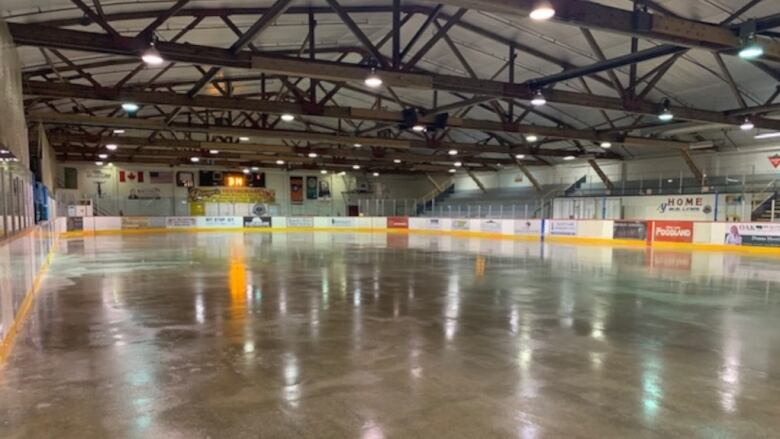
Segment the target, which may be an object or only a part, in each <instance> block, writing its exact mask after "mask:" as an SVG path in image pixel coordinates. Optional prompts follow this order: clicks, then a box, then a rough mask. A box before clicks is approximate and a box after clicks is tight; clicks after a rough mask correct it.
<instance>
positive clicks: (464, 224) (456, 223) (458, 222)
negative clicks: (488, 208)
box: [452, 219, 470, 230]
mask: <svg viewBox="0 0 780 439" xmlns="http://www.w3.org/2000/svg"><path fill="white" fill-rule="evenodd" d="M469 224H470V223H469V220H467V219H454V220H452V230H469V228H470V226H469Z"/></svg>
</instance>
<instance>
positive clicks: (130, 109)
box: [122, 102, 141, 113]
mask: <svg viewBox="0 0 780 439" xmlns="http://www.w3.org/2000/svg"><path fill="white" fill-rule="evenodd" d="M139 108H141V107H139V106H138V104H135V103H133V102H125V103H124V104H122V109H123V110H125V112H126V113H135V112H136V111H138V109H139Z"/></svg>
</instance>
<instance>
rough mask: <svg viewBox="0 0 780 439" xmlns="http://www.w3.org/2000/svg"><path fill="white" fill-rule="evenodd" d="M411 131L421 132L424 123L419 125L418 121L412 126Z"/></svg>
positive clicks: (423, 129) (423, 128)
mask: <svg viewBox="0 0 780 439" xmlns="http://www.w3.org/2000/svg"><path fill="white" fill-rule="evenodd" d="M412 131H414V132H415V133H421V132H423V131H425V125H421V124H419V123H418V124H415V125H414V126H413V127H412Z"/></svg>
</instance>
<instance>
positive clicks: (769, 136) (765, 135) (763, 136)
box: [753, 131, 780, 140]
mask: <svg viewBox="0 0 780 439" xmlns="http://www.w3.org/2000/svg"><path fill="white" fill-rule="evenodd" d="M775 137H780V131H779V132H769V133H761V134H756V135H755V136H754V137H753V138H754V139H756V140H761V139H774V138H775Z"/></svg>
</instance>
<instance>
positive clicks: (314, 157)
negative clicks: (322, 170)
mask: <svg viewBox="0 0 780 439" xmlns="http://www.w3.org/2000/svg"><path fill="white" fill-rule="evenodd" d="M309 158H310V159H316V158H317V153H316V152H310V153H309Z"/></svg>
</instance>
